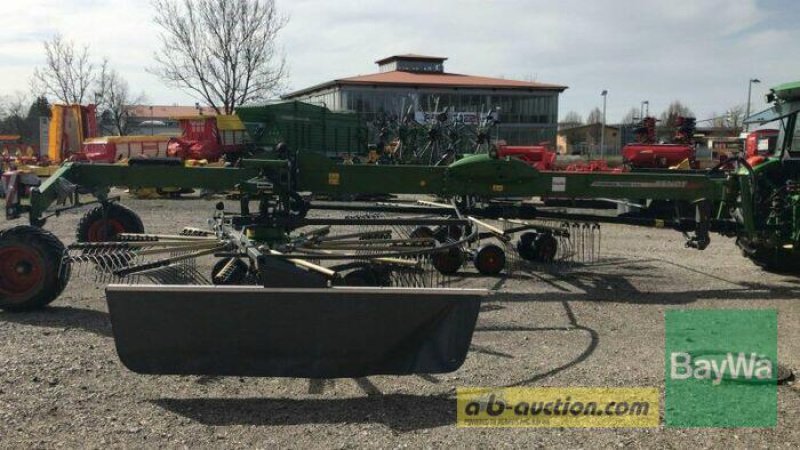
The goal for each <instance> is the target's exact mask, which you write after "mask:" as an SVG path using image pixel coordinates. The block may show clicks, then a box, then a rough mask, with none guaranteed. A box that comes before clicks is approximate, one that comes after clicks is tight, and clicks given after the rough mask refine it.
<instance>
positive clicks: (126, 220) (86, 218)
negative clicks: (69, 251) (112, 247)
mask: <svg viewBox="0 0 800 450" xmlns="http://www.w3.org/2000/svg"><path fill="white" fill-rule="evenodd" d="M120 233H144V224H143V223H142V219H141V218H139V215H138V214H136V213H135V212H133V211H132V210H131V209H129V208H126V207H125V206H122V205H120V204H119V203H109V204H106V205H99V206H96V207H94V208H92V209H90V210H89V211H87V212H86V214H84V215H83V217H82V218H81V220H80V222H79V223H78V230H77V232H76V233H75V238H76V239H77V240H78V242H108V241H113V240H114V238H115V237H116V236H117V235H118V234H120Z"/></svg>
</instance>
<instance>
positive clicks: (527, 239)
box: [517, 231, 539, 261]
mask: <svg viewBox="0 0 800 450" xmlns="http://www.w3.org/2000/svg"><path fill="white" fill-rule="evenodd" d="M538 236H539V233H536V232H533V231H529V232H527V233H522V235H521V236H520V237H519V240H518V241H517V253H519V256H520V257H521V258H522V259H524V260H526V261H535V260H536V249H535V246H534V242H536V238H537V237H538Z"/></svg>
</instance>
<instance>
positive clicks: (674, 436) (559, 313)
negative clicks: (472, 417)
mask: <svg viewBox="0 0 800 450" xmlns="http://www.w3.org/2000/svg"><path fill="white" fill-rule="evenodd" d="M125 203H126V204H127V205H128V206H131V207H132V208H133V209H135V210H136V211H138V212H139V213H140V214H141V216H142V218H143V220H144V222H145V226H146V227H147V228H148V231H150V232H164V233H167V232H174V230H175V229H176V228H178V227H182V226H187V225H188V226H203V225H205V223H206V218H207V214H210V212H211V210H212V208H213V203H212V202H208V201H203V200H197V199H187V200H173V201H169V200H150V201H138V200H126V201H125ZM80 215H81V212H77V211H76V212H69V213H67V214H65V215H63V216H62V217H60V218H57V219H51V220H50V222H49V223H48V225H47V228H48V229H50V230H52V231H53V232H55V233H56V234H57V235H58V236H59V237H60V238H62V239H63V240H64V241H65V242H71V241H72V239H73V234H74V230H75V226H76V224H77V221H78V219H79V218H80ZM18 222H19V221H18ZM20 223H21V222H20ZM9 225H11V223H8V222H0V227H6V226H9ZM712 239H714V242H713V243H712V245H711V247H710V248H709V249H707V250H706V251H704V252H698V251H695V250H690V249H686V248H684V245H683V240H682V237H681V236H680V234H678V233H675V232H671V231H666V230H650V229H638V228H633V227H624V226H613V225H609V226H604V227H603V240H602V247H603V248H602V252H603V253H602V258H601V260H600V261H599V262H597V263H596V264H593V265H588V266H577V267H572V268H568V269H567V268H561V269H549V270H544V271H538V272H534V271H530V270H528V271H517V272H515V274H514V275H513V276H512V277H511V278H508V279H505V280H501V281H499V282H498V280H489V279H485V278H478V277H475V276H465V277H464V278H463V279H462V280H460V281H458V282H457V283H456V284H457V285H461V286H472V287H475V286H483V287H496V288H498V293H497V295H495V296H493V297H492V298H491V300H490V301H488V302H486V303H485V304H484V308H483V311H482V313H481V316H480V318H479V323H478V329H477V331H476V334H475V337H474V339H473V349H472V350H473V351H472V352H471V353H470V355H469V357H468V358H467V361H466V363H465V364H464V366H463V367H462V368H461V369H460V370H458V371H457V372H454V373H451V374H445V375H436V376H412V377H382V376H381V377H370V378H369V379H362V380H349V379H341V380H335V381H329V382H326V383H321V384H320V383H314V384H312V383H309V381H308V380H303V379H273V378H263V379H256V378H232V377H229V378H210V377H153V376H141V375H136V374H134V373H132V372H130V371H128V370H127V369H125V368H124V367H123V366H122V364H121V363H120V362H119V360H118V359H117V356H116V353H115V350H114V345H113V341H112V338H111V327H110V324H109V320H108V314H107V312H106V305H105V300H104V296H103V287H102V286H101V285H98V284H95V283H92V282H89V281H85V280H82V279H73V280H72V282H71V283H70V285H69V286H68V287H67V289H66V291H65V292H64V293H63V295H62V296H61V297H60V298H59V299H58V300H56V301H55V302H54V303H53V305H52V306H51V307H50V308H48V309H47V310H45V311H42V312H37V313H26V314H8V313H0V446H2V447H15V448H18V447H57V446H63V447H106V446H109V445H110V446H115V447H141V446H147V447H152V446H168V447H177V446H191V447H220V446H226V447H227V446H232V447H274V446H276V445H277V446H280V447H289V448H296V447H311V446H314V447H316V446H320V447H337V448H338V447H357V446H377V447H405V446H409V447H439V446H448V447H452V446H459V447H476V446H500V445H503V446H515V447H516V446H526V447H527V446H556V445H558V446H562V447H589V446H593V447H594V446H600V447H622V446H636V447H645V446H646V447H677V448H686V447H694V446H699V447H711V446H715V447H716V446H733V447H737V448H738V447H742V448H755V447H781V446H785V447H793V448H795V447H797V446H798V444H800V431H798V423H800V418H799V417H800V415H799V414H798V413H799V412H800V390H798V389H797V388H796V386H792V385H783V386H779V388H778V410H779V412H778V427H777V428H776V429H735V430H720V429H711V430H709V429H668V428H663V427H662V428H658V429H652V430H644V431H642V430H580V429H459V428H456V427H455V426H454V420H455V402H454V400H453V395H454V391H455V389H456V388H457V387H459V386H504V385H523V386H656V387H659V388H662V389H663V385H664V350H663V349H664V319H663V317H664V311H666V310H669V309H677V308H775V309H777V310H778V311H779V357H780V360H781V363H782V365H784V366H787V367H790V368H795V369H796V368H800V344H798V342H797V339H795V336H797V335H798V331H800V330H799V329H798V328H800V325H798V324H800V302H799V301H798V300H800V285H798V279H797V278H792V277H787V276H780V275H773V274H767V273H764V272H762V271H760V270H759V269H758V268H757V267H755V266H754V265H752V264H751V263H750V262H749V261H748V260H746V259H744V258H742V257H741V256H740V254H739V252H738V251H737V250H736V248H735V246H734V245H733V242H732V241H730V240H727V239H724V238H721V237H716V238H712Z"/></svg>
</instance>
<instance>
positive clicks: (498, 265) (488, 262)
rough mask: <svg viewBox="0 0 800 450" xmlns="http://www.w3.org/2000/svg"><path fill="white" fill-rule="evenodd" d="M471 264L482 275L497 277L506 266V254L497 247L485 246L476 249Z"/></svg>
mask: <svg viewBox="0 0 800 450" xmlns="http://www.w3.org/2000/svg"><path fill="white" fill-rule="evenodd" d="M473 262H474V264H475V268H476V269H478V272H480V273H481V274H482V275H490V276H491V275H497V274H499V273H500V272H502V271H503V268H504V267H505V266H506V252H505V251H504V250H503V249H502V248H500V247H499V246H497V245H494V244H487V245H484V246H483V247H481V248H479V249H478V251H477V252H476V253H475V259H474V261H473Z"/></svg>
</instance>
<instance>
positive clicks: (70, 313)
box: [0, 306, 111, 337]
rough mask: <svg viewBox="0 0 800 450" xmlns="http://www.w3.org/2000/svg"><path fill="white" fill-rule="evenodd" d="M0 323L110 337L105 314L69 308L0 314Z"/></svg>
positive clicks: (61, 307) (109, 324) (52, 307)
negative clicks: (78, 331) (74, 330)
mask: <svg viewBox="0 0 800 450" xmlns="http://www.w3.org/2000/svg"><path fill="white" fill-rule="evenodd" d="M0 322H10V323H17V324H20V325H30V326H34V327H41V328H60V329H62V330H63V329H77V330H83V331H87V332H89V333H93V334H97V335H99V336H104V337H111V321H110V319H109V317H108V313H107V312H104V311H95V310H93V309H82V308H73V307H71V306H51V307H48V308H45V309H43V310H41V311H36V312H25V313H9V312H0Z"/></svg>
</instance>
